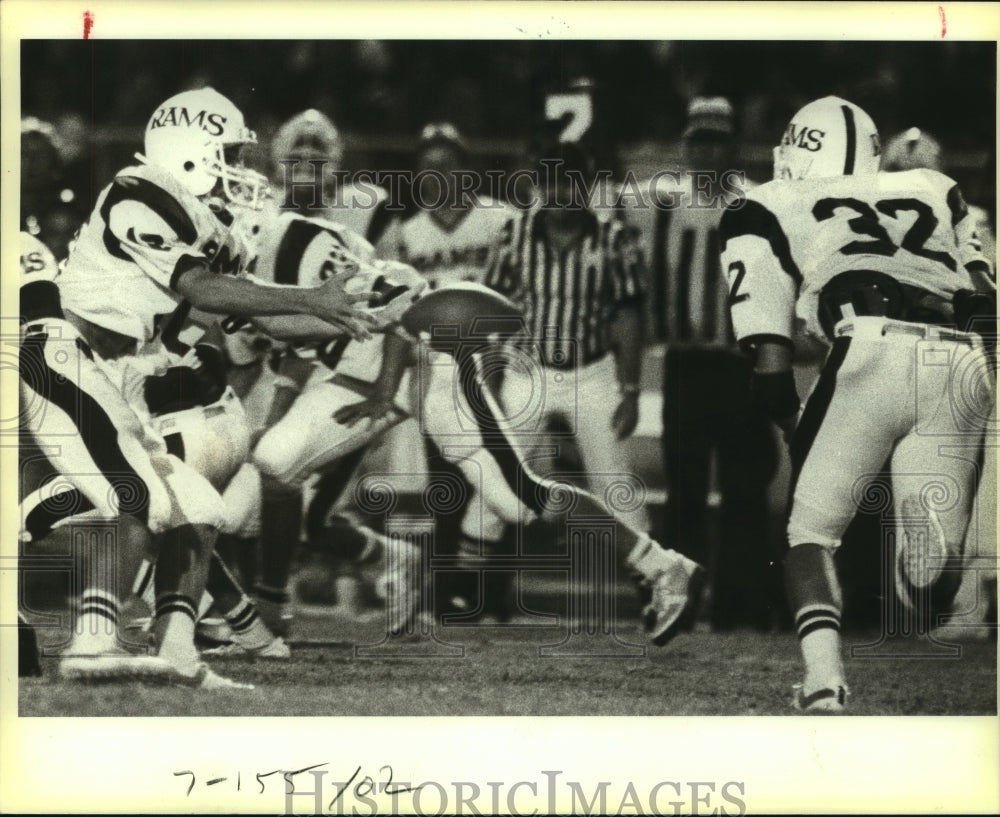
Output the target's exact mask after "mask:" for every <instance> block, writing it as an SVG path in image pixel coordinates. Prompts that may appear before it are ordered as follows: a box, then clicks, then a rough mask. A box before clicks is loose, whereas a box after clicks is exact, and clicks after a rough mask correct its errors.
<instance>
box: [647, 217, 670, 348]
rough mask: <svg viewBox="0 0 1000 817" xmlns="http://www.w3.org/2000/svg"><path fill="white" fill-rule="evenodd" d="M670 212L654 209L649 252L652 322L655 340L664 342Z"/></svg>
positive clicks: (665, 334)
mask: <svg viewBox="0 0 1000 817" xmlns="http://www.w3.org/2000/svg"><path fill="white" fill-rule="evenodd" d="M671 213H672V211H671V210H669V209H668V208H666V207H658V208H656V219H655V221H654V222H653V246H652V248H651V250H650V252H651V253H652V256H653V257H652V258H651V259H650V273H651V274H650V277H651V279H652V281H651V283H652V287H653V320H654V322H655V324H654V331H655V338H656V339H657V340H661V341H662V340H666V337H667V309H668V305H667V292H668V285H667V259H668V258H669V257H670V215H671Z"/></svg>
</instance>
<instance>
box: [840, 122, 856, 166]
mask: <svg viewBox="0 0 1000 817" xmlns="http://www.w3.org/2000/svg"><path fill="white" fill-rule="evenodd" d="M840 110H842V111H843V112H844V124H845V125H846V126H847V151H846V155H845V156H844V175H845V176H850V175H851V174H852V173H853V172H854V155H855V154H856V153H857V152H858V131H857V128H856V127H855V125H854V111H852V110H851V109H850V107H849V106H847V105H841V106H840Z"/></svg>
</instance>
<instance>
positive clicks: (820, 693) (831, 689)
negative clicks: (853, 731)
mask: <svg viewBox="0 0 1000 817" xmlns="http://www.w3.org/2000/svg"><path fill="white" fill-rule="evenodd" d="M849 694H850V690H848V688H847V685H846V684H841V683H836V684H833V685H831V686H828V687H820V688H819V689H817V690H816V691H815V692H810V693H809V694H808V695H806V694H805V689H804V685H803V684H795V686H793V687H792V706H794V707H795V709H797V710H798V711H799V712H808V713H810V714H813V715H839V714H842V713H843V711H844V707H846V706H847V696H848V695H849Z"/></svg>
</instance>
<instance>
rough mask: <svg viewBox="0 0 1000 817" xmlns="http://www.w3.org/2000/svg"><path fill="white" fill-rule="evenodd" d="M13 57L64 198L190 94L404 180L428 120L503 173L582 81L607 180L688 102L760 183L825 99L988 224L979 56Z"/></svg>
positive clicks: (900, 45)
mask: <svg viewBox="0 0 1000 817" xmlns="http://www.w3.org/2000/svg"><path fill="white" fill-rule="evenodd" d="M21 48H22V64H23V65H24V67H25V70H23V71H22V74H21V94H22V97H21V105H22V112H23V113H24V114H32V115H35V116H38V117H39V118H42V119H44V120H47V121H49V122H52V123H53V124H54V125H56V126H57V131H58V133H59V136H60V138H61V139H62V140H63V141H64V143H65V146H66V151H67V155H68V156H69V157H70V159H71V173H72V175H73V176H74V178H73V181H74V182H76V183H78V184H81V185H85V186H86V187H88V188H89V193H90V194H91V195H96V194H97V192H99V191H100V189H101V187H102V186H103V185H104V184H106V183H107V182H108V181H109V180H110V178H111V176H112V175H113V173H114V172H116V170H117V169H118V168H119V167H121V166H123V165H124V164H126V163H128V162H130V161H131V160H132V153H133V152H134V151H135V150H136V149H138V148H139V147H140V145H141V141H142V131H143V128H144V126H145V123H146V119H147V118H148V116H149V114H150V113H151V112H152V110H153V107H154V106H155V105H156V104H157V103H158V102H159V101H161V100H163V99H165V98H166V97H168V96H169V95H171V94H173V93H175V92H177V91H180V90H183V89H185V88H188V87H192V86H199V85H205V84H209V85H213V86H215V87H217V88H218V89H219V90H220V91H222V92H223V93H225V94H226V95H228V96H229V97H231V98H232V99H233V100H234V101H235V102H236V104H237V105H238V106H240V107H241V109H242V110H243V112H244V114H245V116H246V120H247V122H248V123H249V125H250V126H251V127H252V128H253V129H254V130H256V131H257V133H258V136H259V137H260V139H261V141H262V143H265V144H266V143H267V142H268V141H269V138H270V136H271V135H272V134H273V132H274V130H275V129H276V128H277V126H278V125H279V124H280V123H281V122H282V121H283V120H284V119H286V118H288V117H289V116H291V115H292V114H294V113H297V112H299V111H301V110H303V109H305V108H308V107H315V108H317V109H319V110H321V111H323V112H325V113H327V114H328V115H329V116H331V117H332V119H333V121H334V122H335V123H336V124H337V126H338V128H339V129H340V130H341V132H342V134H343V135H344V137H345V142H346V148H347V152H346V156H345V165H346V167H347V169H349V170H360V169H376V170H377V169H383V168H393V169H396V168H403V169H405V168H406V167H408V166H409V161H410V160H411V157H412V152H413V147H414V144H415V141H416V137H417V134H418V132H419V129H420V128H421V127H422V126H423V125H424V124H425V123H427V122H429V121H435V120H450V121H452V122H454V123H455V125H457V126H458V128H459V129H460V130H462V131H463V133H464V134H465V135H466V136H467V137H468V139H469V142H470V146H471V148H472V150H473V153H474V154H475V155H476V156H477V158H478V159H479V161H480V163H481V165H482V166H483V167H487V166H496V165H497V164H498V163H499V164H500V165H501V166H516V165H517V164H518V163H519V162H520V160H521V158H522V155H523V152H524V150H525V149H526V148H527V145H528V142H529V139H530V133H531V129H532V126H533V124H534V122H535V121H536V119H537V117H538V115H539V112H540V105H541V97H542V95H543V94H544V93H546V92H547V91H551V90H554V89H556V90H558V89H561V88H564V87H565V86H566V84H567V83H569V82H570V81H572V80H573V79H576V78H579V77H589V78H590V79H592V80H593V81H594V83H595V84H596V87H597V106H596V107H597V110H596V117H595V127H596V129H597V130H598V132H599V134H600V136H601V137H602V138H601V144H600V149H601V152H602V155H603V158H604V160H605V162H606V166H608V167H609V168H611V169H613V170H615V171H616V172H617V173H620V172H621V170H622V169H623V168H626V167H631V168H632V169H635V170H636V172H640V171H642V170H643V169H644V168H645V167H646V166H652V165H653V164H654V163H656V165H657V167H656V169H661V168H662V167H663V166H664V164H667V165H669V163H670V162H671V161H673V160H675V159H676V158H677V156H678V151H679V138H680V134H681V130H682V128H683V125H684V113H685V107H686V105H687V103H688V101H689V100H690V99H691V98H692V97H694V96H697V95H714V94H721V95H724V96H728V97H729V98H730V99H731V100H732V101H733V103H734V106H735V108H736V112H737V124H738V128H739V131H740V143H741V145H742V158H743V164H744V165H745V168H746V170H747V171H748V173H749V175H750V176H751V178H754V179H756V180H758V181H764V180H766V179H768V178H770V167H771V148H772V147H773V146H774V144H775V143H776V142H777V141H778V139H779V138H780V136H781V132H782V129H783V128H784V125H785V123H786V122H787V121H788V119H789V118H790V116H791V114H792V113H794V112H795V111H796V110H797V109H798V108H799V107H801V105H803V104H805V103H806V102H808V101H809V100H810V99H813V98H815V97H817V96H822V95H824V94H827V93H835V94H839V95H841V96H844V97H846V98H848V99H851V100H852V101H854V102H856V103H857V104H859V105H861V106H862V107H863V108H865V109H866V110H868V111H870V112H871V113H872V116H873V117H874V118H875V120H876V123H877V125H878V127H879V129H880V131H881V133H882V135H883V139H887V138H888V137H889V136H891V135H892V134H894V133H897V132H899V131H902V130H904V129H906V128H908V127H911V126H914V125H916V126H918V127H921V128H924V129H925V130H928V131H930V132H931V133H933V134H935V135H936V136H937V137H938V138H939V139H940V141H941V142H942V144H943V147H944V151H945V157H946V162H947V164H948V167H949V169H950V171H951V173H952V174H953V175H954V176H955V177H956V179H957V180H958V181H959V182H960V183H961V184H962V186H963V189H964V190H965V191H966V194H967V197H968V198H969V200H970V201H973V202H976V203H978V204H979V205H980V206H982V207H985V208H987V209H988V210H989V211H990V212H991V213H992V212H994V208H995V200H994V199H995V186H994V184H993V178H994V175H995V173H994V172H992V169H993V168H995V163H996V159H995V153H994V149H993V148H994V145H995V142H996V130H995V113H996V111H995V98H996V95H995V91H996V45H995V43H992V42H988V43H968V42H943V43H921V42H916V43H907V42H892V43H884V42H864V43H860V42H739V41H736V42H688V41H683V42H663V41H660V42H642V41H640V42H635V41H627V42H622V41H597V42H594V41H584V42H574V41H569V42H539V41H535V42H532V41H475V42H462V41H322V42H294V43H289V42H284V41H171V40H161V41H135V42H133V41H88V42H83V41H66V40H60V41H45V40H26V41H22V44H21ZM92 148H93V149H92ZM256 159H257V161H258V162H260V163H263V162H265V161H266V158H265V154H264V153H262V152H261V153H258V155H257V157H256ZM984 171H986V172H984Z"/></svg>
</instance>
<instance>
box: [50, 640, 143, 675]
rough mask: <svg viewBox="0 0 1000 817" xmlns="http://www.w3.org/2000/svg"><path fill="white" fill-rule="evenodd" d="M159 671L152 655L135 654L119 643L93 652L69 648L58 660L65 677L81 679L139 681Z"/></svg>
mask: <svg viewBox="0 0 1000 817" xmlns="http://www.w3.org/2000/svg"><path fill="white" fill-rule="evenodd" d="M71 650H72V648H71ZM158 671H159V667H158V663H157V659H155V658H154V657H153V656H150V655H135V654H133V653H130V652H128V651H127V650H123V649H121V648H120V647H112V648H110V649H107V650H103V651H101V652H98V653H92V654H87V653H84V652H80V653H76V654H74V653H73V652H72V651H71V652H69V653H67V654H66V655H65V656H64V657H63V659H62V661H60V662H59V675H60V676H61V677H62V678H63V679H64V680H66V681H77V682H81V683H101V682H103V681H129V680H133V681H142V680H146V679H149V678H152V677H154V676H155V675H156V674H157V672H158Z"/></svg>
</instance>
